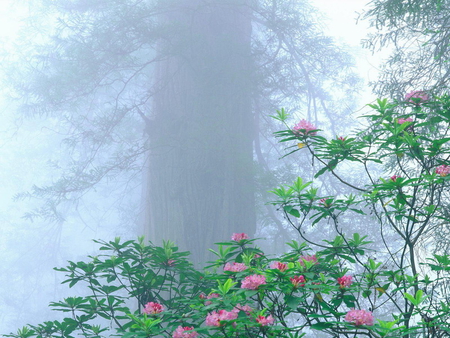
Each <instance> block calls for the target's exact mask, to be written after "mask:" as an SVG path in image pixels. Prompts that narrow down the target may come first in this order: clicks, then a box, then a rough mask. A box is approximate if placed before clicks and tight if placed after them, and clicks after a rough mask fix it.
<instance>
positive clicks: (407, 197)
mask: <svg viewBox="0 0 450 338" xmlns="http://www.w3.org/2000/svg"><path fill="white" fill-rule="evenodd" d="M371 108H373V110H374V112H373V113H372V114H370V115H367V116H366V117H367V119H368V120H369V124H370V127H369V128H368V129H367V130H365V131H363V132H360V133H358V134H357V135H355V137H337V138H335V139H331V140H327V139H325V138H324V137H323V136H321V135H320V130H319V129H315V128H314V126H313V125H312V124H310V123H305V121H301V123H298V124H296V125H295V127H294V128H290V127H289V126H288V125H287V119H288V115H287V114H286V112H285V111H284V110H280V111H279V112H278V115H277V116H275V118H276V119H277V120H279V121H281V122H283V123H284V124H285V125H286V126H287V127H288V128H287V129H286V130H283V131H280V132H277V136H278V137H280V138H281V142H294V143H295V144H294V145H293V146H292V147H288V149H290V153H296V152H298V151H309V152H310V154H311V155H312V156H313V158H314V160H315V161H317V162H319V163H320V164H321V168H320V169H319V170H318V171H317V173H316V177H320V176H321V175H322V174H323V173H325V172H327V171H328V172H331V173H332V174H333V175H334V176H335V177H336V179H339V180H341V181H342V182H344V183H345V180H343V178H341V177H340V176H339V171H338V168H339V166H341V165H342V164H343V163H344V162H348V161H351V162H352V163H353V164H354V165H355V166H362V167H363V168H364V170H365V172H366V174H367V177H368V180H367V184H366V185H364V186H354V185H351V184H350V187H351V188H352V189H354V194H353V195H349V196H321V195H320V193H319V189H318V188H315V187H314V183H313V182H304V181H303V180H302V179H301V178H298V179H297V180H296V181H295V182H294V183H293V184H292V185H288V186H281V187H279V188H276V189H274V190H273V193H274V194H275V195H276V196H277V199H278V200H277V201H275V202H273V203H274V204H275V205H278V206H279V207H280V208H282V210H283V212H284V214H285V216H286V217H287V218H288V220H289V221H290V223H291V225H292V226H293V227H294V228H295V229H296V230H297V232H298V234H299V235H300V236H301V237H303V239H304V240H305V242H304V243H299V242H298V241H295V240H293V241H291V242H290V243H287V245H288V246H289V251H287V252H286V253H284V254H283V255H280V256H279V257H274V258H271V257H268V256H266V255H264V253H263V252H262V251H261V250H260V249H259V248H258V247H256V246H255V242H256V240H255V239H249V238H248V236H247V235H246V234H234V235H233V236H232V240H231V241H226V242H221V243H217V244H218V248H217V249H216V250H215V251H213V253H214V254H215V255H216V260H215V261H213V262H211V263H210V266H208V267H207V268H206V269H205V270H203V271H197V270H195V269H194V268H193V266H192V265H191V264H190V263H189V262H188V261H187V258H186V257H187V255H188V254H187V253H185V252H178V249H177V247H176V246H175V245H174V244H173V243H171V242H165V243H164V245H163V247H156V246H154V245H152V244H150V245H145V244H144V240H143V238H140V239H139V240H138V241H126V242H121V241H120V239H116V240H115V241H112V242H105V241H97V243H99V244H100V245H101V247H100V250H101V251H103V252H105V254H102V255H99V256H96V257H91V260H90V261H89V262H69V265H68V266H67V267H65V268H61V269H58V270H59V271H62V272H64V273H65V274H66V275H67V277H68V278H67V280H66V281H65V283H68V284H69V286H73V285H75V284H79V283H83V284H85V285H86V286H87V288H88V290H89V295H88V296H85V297H71V298H67V299H65V300H63V301H60V302H54V303H52V304H50V306H51V307H53V308H54V309H55V310H58V311H63V312H67V313H68V314H69V316H68V317H67V318H65V319H64V320H63V321H49V322H45V323H43V324H40V325H30V326H28V327H25V328H23V329H21V330H19V331H18V332H17V333H16V334H10V335H8V337H14V338H19V337H20V338H29V337H74V336H75V335H76V334H79V335H81V336H84V337H102V336H107V335H109V336H111V335H112V336H115V335H116V336H121V337H153V336H164V337H170V336H172V337H174V338H179V337H191V338H192V337H224V336H225V337H301V336H305V335H310V334H313V333H314V332H317V331H320V332H323V333H325V334H328V335H330V336H333V337H356V336H358V337H360V336H367V337H399V336H401V337H445V336H448V335H449V334H450V324H449V323H450V309H449V306H448V303H449V298H448V291H449V289H448V286H449V285H448V281H449V275H448V273H449V271H450V256H449V255H448V253H446V252H442V253H440V254H434V255H432V256H429V257H427V258H426V259H423V258H422V256H421V254H420V248H421V247H420V245H422V248H423V249H424V250H427V249H428V250H430V249H431V248H432V246H433V243H432V242H431V241H429V240H428V238H429V237H428V236H429V234H430V233H431V232H433V231H439V229H440V228H441V227H444V226H445V224H446V223H447V221H448V217H447V215H446V211H445V210H443V209H442V208H441V201H442V200H443V199H445V198H446V197H447V196H446V190H447V187H448V181H449V177H450V175H448V174H450V166H449V165H450V163H449V162H450V161H449V159H448V154H449V152H450V149H449V147H448V145H447V143H448V142H449V141H450V137H449V135H448V133H449V129H448V125H449V122H450V97H449V96H443V97H434V98H430V97H429V96H425V93H422V92H421V93H416V94H413V95H409V96H408V97H407V100H405V101H404V102H395V103H392V102H388V101H387V100H385V99H384V100H381V99H380V100H378V101H377V103H376V104H373V105H371ZM302 127H304V128H302ZM390 160H393V161H394V162H395V163H396V171H394V172H389V173H385V174H386V177H381V178H378V177H375V176H374V175H372V174H371V172H372V169H373V167H372V164H374V165H375V166H380V167H381V168H385V167H383V164H384V163H386V162H387V161H390ZM363 207H367V208H369V210H371V212H372V214H373V217H374V218H375V219H376V220H377V221H378V225H379V238H380V239H381V240H382V241H383V243H384V245H385V248H384V250H380V251H378V252H373V251H372V250H371V249H370V248H369V247H368V245H369V244H370V243H369V241H368V240H367V236H366V235H360V234H358V233H352V234H350V235H348V234H345V233H344V231H343V229H342V228H341V227H340V223H339V220H340V219H341V218H342V217H344V216H345V215H347V214H350V215H351V214H355V213H356V214H360V213H364V210H365V209H364V208H363ZM321 219H327V220H329V224H330V225H331V226H333V227H334V228H335V231H336V233H337V235H336V236H335V238H334V239H333V240H325V241H323V242H320V243H319V242H318V243H314V242H312V241H311V240H310V238H308V237H306V236H305V234H304V232H303V228H304V227H306V226H307V225H308V223H309V222H310V223H311V224H312V225H314V224H316V223H317V222H318V221H319V220H321ZM389 232H393V233H394V234H395V235H396V237H397V239H396V240H395V241H393V242H390V243H387V242H386V241H385V237H386V234H387V233H389ZM102 318H103V320H104V322H101V321H99V319H102Z"/></svg>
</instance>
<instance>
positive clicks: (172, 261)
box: [164, 259, 176, 266]
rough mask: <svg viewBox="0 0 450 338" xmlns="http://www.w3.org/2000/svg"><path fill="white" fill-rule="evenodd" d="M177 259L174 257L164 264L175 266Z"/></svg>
mask: <svg viewBox="0 0 450 338" xmlns="http://www.w3.org/2000/svg"><path fill="white" fill-rule="evenodd" d="M175 264H176V261H175V260H174V259H168V260H167V262H165V263H164V265H167V266H175Z"/></svg>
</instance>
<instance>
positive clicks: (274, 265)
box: [270, 262, 288, 272]
mask: <svg viewBox="0 0 450 338" xmlns="http://www.w3.org/2000/svg"><path fill="white" fill-rule="evenodd" d="M287 267H288V266H287V264H284V263H281V262H272V263H270V268H271V269H277V270H280V271H281V272H284V271H286V269H287Z"/></svg>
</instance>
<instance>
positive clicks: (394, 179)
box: [391, 175, 400, 182]
mask: <svg viewBox="0 0 450 338" xmlns="http://www.w3.org/2000/svg"><path fill="white" fill-rule="evenodd" d="M397 178H400V176H397V175H394V176H391V181H392V182H395V181H397Z"/></svg>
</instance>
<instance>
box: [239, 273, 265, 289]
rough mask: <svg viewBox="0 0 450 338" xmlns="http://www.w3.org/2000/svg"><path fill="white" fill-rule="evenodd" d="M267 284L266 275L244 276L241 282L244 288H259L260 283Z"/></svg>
mask: <svg viewBox="0 0 450 338" xmlns="http://www.w3.org/2000/svg"><path fill="white" fill-rule="evenodd" d="M263 284H266V277H265V276H263V275H251V276H247V277H245V278H244V280H243V281H242V284H241V288H242V289H249V290H257V289H258V287H259V286H260V285H263Z"/></svg>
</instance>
